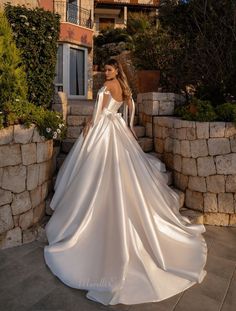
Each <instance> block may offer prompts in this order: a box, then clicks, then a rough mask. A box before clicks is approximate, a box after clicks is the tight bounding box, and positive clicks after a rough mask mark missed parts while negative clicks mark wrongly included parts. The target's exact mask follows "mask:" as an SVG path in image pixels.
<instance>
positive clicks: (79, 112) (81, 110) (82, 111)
mask: <svg viewBox="0 0 236 311" xmlns="http://www.w3.org/2000/svg"><path fill="white" fill-rule="evenodd" d="M93 109H94V102H93V101H91V102H87V103H84V104H83V103H78V104H70V105H69V109H68V110H69V111H68V115H72V116H91V115H92V114H93Z"/></svg>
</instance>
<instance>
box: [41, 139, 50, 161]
mask: <svg viewBox="0 0 236 311" xmlns="http://www.w3.org/2000/svg"><path fill="white" fill-rule="evenodd" d="M52 153H53V140H52V139H51V140H47V141H45V142H44V143H37V163H41V162H44V161H48V160H50V159H51V158H52Z"/></svg>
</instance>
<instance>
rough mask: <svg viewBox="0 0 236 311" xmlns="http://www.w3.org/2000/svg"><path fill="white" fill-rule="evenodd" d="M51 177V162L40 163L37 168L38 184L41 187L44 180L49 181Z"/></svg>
mask: <svg viewBox="0 0 236 311" xmlns="http://www.w3.org/2000/svg"><path fill="white" fill-rule="evenodd" d="M51 176H52V161H50V160H49V161H47V162H43V163H40V166H39V181H38V184H39V185H41V184H42V183H44V182H45V181H46V180H48V179H51Z"/></svg>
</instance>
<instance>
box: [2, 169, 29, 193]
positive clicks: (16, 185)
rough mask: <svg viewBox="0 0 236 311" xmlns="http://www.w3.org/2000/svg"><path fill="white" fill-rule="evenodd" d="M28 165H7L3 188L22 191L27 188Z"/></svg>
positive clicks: (4, 171) (16, 191)
mask: <svg viewBox="0 0 236 311" xmlns="http://www.w3.org/2000/svg"><path fill="white" fill-rule="evenodd" d="M25 181H26V167H25V166H23V165H17V166H9V167H5V168H4V170H3V177H2V188H3V189H6V190H11V191H12V192H15V193H20V192H22V191H24V190H25Z"/></svg>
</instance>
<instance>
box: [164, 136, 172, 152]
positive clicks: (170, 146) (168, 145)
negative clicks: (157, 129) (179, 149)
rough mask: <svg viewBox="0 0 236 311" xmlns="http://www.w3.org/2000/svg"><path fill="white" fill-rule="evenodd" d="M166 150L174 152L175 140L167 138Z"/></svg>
mask: <svg viewBox="0 0 236 311" xmlns="http://www.w3.org/2000/svg"><path fill="white" fill-rule="evenodd" d="M164 150H165V152H172V151H173V139H172V138H170V137H167V138H166V139H165V142H164Z"/></svg>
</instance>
